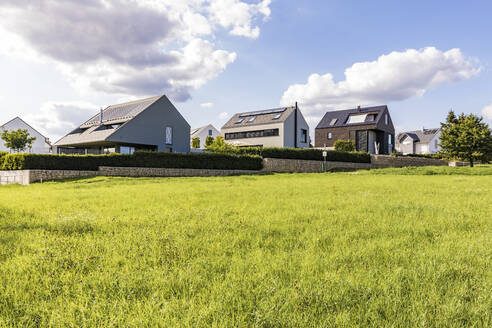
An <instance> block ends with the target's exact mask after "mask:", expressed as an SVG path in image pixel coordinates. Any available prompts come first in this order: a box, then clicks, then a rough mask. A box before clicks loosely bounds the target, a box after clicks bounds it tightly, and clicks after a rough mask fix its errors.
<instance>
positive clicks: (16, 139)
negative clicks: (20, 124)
mask: <svg viewBox="0 0 492 328" xmlns="http://www.w3.org/2000/svg"><path fill="white" fill-rule="evenodd" d="M2 140H3V141H4V145H5V147H7V148H9V149H10V151H14V152H21V151H25V150H26V149H31V148H32V144H33V143H34V141H35V140H36V137H31V136H30V135H29V131H27V130H25V129H17V130H10V131H9V130H3V131H2Z"/></svg>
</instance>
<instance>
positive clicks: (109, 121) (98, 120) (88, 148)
mask: <svg viewBox="0 0 492 328" xmlns="http://www.w3.org/2000/svg"><path fill="white" fill-rule="evenodd" d="M55 146H56V147H57V152H58V153H65V154H104V153H113V152H116V153H123V154H132V153H133V152H134V151H135V150H153V151H166V152H180V153H186V152H189V151H190V125H189V124H188V122H187V121H186V120H185V119H184V118H183V116H181V114H180V113H179V111H178V110H177V109H176V107H174V105H173V104H172V103H171V102H170V101H169V99H168V98H167V97H166V96H157V97H153V98H147V99H142V100H137V101H131V102H127V103H124V104H119V105H112V106H109V107H107V108H106V109H104V110H102V109H101V112H100V113H99V114H97V115H94V116H93V117H91V118H90V119H89V120H88V121H86V122H85V123H83V124H82V125H80V126H79V127H78V128H76V129H75V130H73V131H72V132H70V133H69V134H67V135H66V136H64V137H63V138H61V139H60V140H58V141H57V142H56V143H55Z"/></svg>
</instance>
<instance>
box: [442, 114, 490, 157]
mask: <svg viewBox="0 0 492 328" xmlns="http://www.w3.org/2000/svg"><path fill="white" fill-rule="evenodd" d="M441 129H442V130H441V138H440V139H441V142H440V146H441V154H442V155H443V157H444V158H447V159H453V158H459V159H461V160H465V161H468V162H470V166H473V163H474V162H475V161H478V160H482V161H489V160H490V159H492V135H491V131H490V129H489V126H488V125H487V124H486V123H485V122H483V119H482V118H481V117H478V116H475V115H473V114H469V115H465V114H464V113H462V114H460V115H459V116H458V117H456V116H455V114H454V112H453V111H450V112H449V114H448V117H447V118H446V123H441Z"/></svg>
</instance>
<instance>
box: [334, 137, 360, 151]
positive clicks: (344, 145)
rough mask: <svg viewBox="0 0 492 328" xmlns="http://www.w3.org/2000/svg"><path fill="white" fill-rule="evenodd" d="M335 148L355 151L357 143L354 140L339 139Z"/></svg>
mask: <svg viewBox="0 0 492 328" xmlns="http://www.w3.org/2000/svg"><path fill="white" fill-rule="evenodd" d="M335 150H338V151H355V144H354V142H353V141H352V140H343V139H338V140H337V141H335Z"/></svg>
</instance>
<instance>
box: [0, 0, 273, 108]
mask: <svg viewBox="0 0 492 328" xmlns="http://www.w3.org/2000/svg"><path fill="white" fill-rule="evenodd" d="M258 1H259V0H258ZM248 2H249V1H248ZM269 4H270V0H263V1H261V2H260V3H257V4H251V3H246V2H243V1H240V0H112V1H106V0H86V1H74V0H71V1H60V0H38V1H34V2H33V1H31V0H2V2H1V3H0V17H2V20H0V37H1V40H2V42H1V44H0V54H3V55H6V54H8V55H12V56H22V58H24V59H29V60H44V61H47V62H49V63H51V64H54V67H56V68H58V69H59V70H60V71H62V72H63V73H64V74H66V75H67V76H68V77H69V78H70V80H71V81H72V82H73V84H74V85H75V86H76V87H78V88H79V89H82V91H84V90H96V91H102V92H105V93H111V94H120V95H122V96H124V95H136V96H144V95H154V94H161V93H166V94H168V95H169V96H170V97H171V98H173V99H174V100H178V101H184V100H186V99H188V98H189V97H190V92H191V91H192V90H194V89H196V88H199V87H201V86H202V85H203V84H205V83H206V82H208V81H209V80H211V79H213V78H215V77H216V76H217V75H219V74H220V73H221V72H222V71H223V70H224V69H225V68H226V67H227V66H228V65H229V64H231V63H232V62H234V60H235V59H236V53H235V52H233V51H228V50H222V49H216V44H215V43H214V41H213V40H215V38H216V36H215V31H216V30H217V29H219V28H222V29H225V30H227V31H228V32H229V33H230V34H235V35H242V36H245V37H251V38H255V37H257V36H258V34H259V27H258V26H257V25H256V20H257V19H258V18H260V17H264V18H265V17H268V16H269V15H270V9H269ZM230 18H232V20H230ZM33 22H36V23H35V24H34V23H33Z"/></svg>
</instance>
